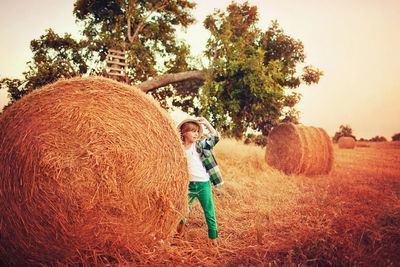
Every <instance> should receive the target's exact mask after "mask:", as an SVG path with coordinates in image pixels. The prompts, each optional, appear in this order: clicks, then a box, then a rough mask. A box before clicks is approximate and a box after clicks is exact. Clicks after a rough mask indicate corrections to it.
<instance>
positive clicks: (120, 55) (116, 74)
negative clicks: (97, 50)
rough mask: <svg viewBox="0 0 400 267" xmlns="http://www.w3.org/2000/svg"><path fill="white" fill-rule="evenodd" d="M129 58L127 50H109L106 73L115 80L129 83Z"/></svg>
mask: <svg viewBox="0 0 400 267" xmlns="http://www.w3.org/2000/svg"><path fill="white" fill-rule="evenodd" d="M127 66H128V64H127V58H126V53H125V50H120V49H116V48H112V49H109V50H108V54H107V58H106V72H107V75H108V76H109V77H110V78H111V79H114V80H117V81H124V80H125V82H126V83H128V76H127V74H126V69H127Z"/></svg>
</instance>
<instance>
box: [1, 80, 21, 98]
mask: <svg viewBox="0 0 400 267" xmlns="http://www.w3.org/2000/svg"><path fill="white" fill-rule="evenodd" d="M23 83H24V82H23V81H22V80H20V79H9V78H4V79H1V80H0V88H1V89H3V88H5V89H7V91H8V93H9V94H10V96H11V99H12V101H15V100H18V99H20V98H21V97H22V96H23V95H25V94H26V93H27V92H26V91H25V90H26V89H25V88H23V87H22V85H23Z"/></svg>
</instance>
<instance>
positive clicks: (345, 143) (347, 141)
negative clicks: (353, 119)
mask: <svg viewBox="0 0 400 267" xmlns="http://www.w3.org/2000/svg"><path fill="white" fill-rule="evenodd" d="M338 144H339V148H348V149H353V148H355V146H356V140H354V138H353V137H350V136H342V137H340V138H339V141H338Z"/></svg>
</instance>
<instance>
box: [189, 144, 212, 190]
mask: <svg viewBox="0 0 400 267" xmlns="http://www.w3.org/2000/svg"><path fill="white" fill-rule="evenodd" d="M185 152H186V158H187V160H188V164H189V173H190V176H191V179H190V181H191V182H208V181H209V180H210V177H209V176H208V173H207V171H206V169H205V168H204V166H203V163H202V162H201V158H200V153H198V152H197V151H196V142H194V143H193V144H192V145H191V146H190V148H189V149H187V150H185Z"/></svg>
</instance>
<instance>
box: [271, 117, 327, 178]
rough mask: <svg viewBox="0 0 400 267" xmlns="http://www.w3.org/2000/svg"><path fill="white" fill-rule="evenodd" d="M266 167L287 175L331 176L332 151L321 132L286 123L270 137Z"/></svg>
mask: <svg viewBox="0 0 400 267" xmlns="http://www.w3.org/2000/svg"><path fill="white" fill-rule="evenodd" d="M265 160H266V161H267V163H268V164H269V165H271V166H273V167H275V168H276V169H278V170H281V171H283V172H284V173H286V174H304V175H317V174H328V173H329V172H330V171H331V170H332V166H333V160H334V156H333V147H332V142H331V140H330V138H329V136H328V134H327V133H326V132H325V130H323V129H322V128H317V127H308V126H302V125H295V124H293V123H284V124H281V125H278V126H277V127H275V128H274V129H273V130H272V131H271V133H270V134H269V139H268V144H267V147H266V152H265Z"/></svg>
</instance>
